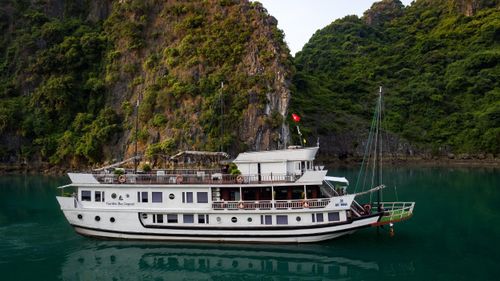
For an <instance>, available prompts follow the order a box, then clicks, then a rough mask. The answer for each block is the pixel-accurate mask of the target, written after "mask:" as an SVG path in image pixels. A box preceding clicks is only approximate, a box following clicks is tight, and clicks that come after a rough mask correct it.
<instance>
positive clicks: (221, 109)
mask: <svg viewBox="0 0 500 281" xmlns="http://www.w3.org/2000/svg"><path fill="white" fill-rule="evenodd" d="M223 90H224V81H222V82H221V84H220V148H219V149H220V150H219V151H220V152H223V151H224V96H223V95H224V91H223Z"/></svg>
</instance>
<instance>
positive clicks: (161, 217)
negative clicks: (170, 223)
mask: <svg viewBox="0 0 500 281" xmlns="http://www.w3.org/2000/svg"><path fill="white" fill-rule="evenodd" d="M156 223H163V214H157V215H156Z"/></svg>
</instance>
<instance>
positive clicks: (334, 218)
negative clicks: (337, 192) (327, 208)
mask: <svg viewBox="0 0 500 281" xmlns="http://www.w3.org/2000/svg"><path fill="white" fill-rule="evenodd" d="M339 220H340V215H339V212H334V213H328V221H339Z"/></svg>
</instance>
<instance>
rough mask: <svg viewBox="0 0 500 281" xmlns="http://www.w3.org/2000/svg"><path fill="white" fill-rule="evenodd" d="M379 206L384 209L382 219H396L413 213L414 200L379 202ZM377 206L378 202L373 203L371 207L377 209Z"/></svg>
mask: <svg viewBox="0 0 500 281" xmlns="http://www.w3.org/2000/svg"><path fill="white" fill-rule="evenodd" d="M380 207H381V208H382V210H383V211H384V216H383V218H384V219H386V220H389V221H397V220H402V219H405V218H408V217H410V216H411V215H413V209H414V208H415V202H380ZM378 208H379V205H378V203H374V204H373V209H374V210H378Z"/></svg>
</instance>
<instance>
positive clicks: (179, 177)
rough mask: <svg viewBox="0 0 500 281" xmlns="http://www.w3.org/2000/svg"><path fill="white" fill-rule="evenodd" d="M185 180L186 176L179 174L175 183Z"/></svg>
mask: <svg viewBox="0 0 500 281" xmlns="http://www.w3.org/2000/svg"><path fill="white" fill-rule="evenodd" d="M183 181H184V178H183V177H182V176H181V175H177V177H175V183H177V184H180V183H182V182H183Z"/></svg>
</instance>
